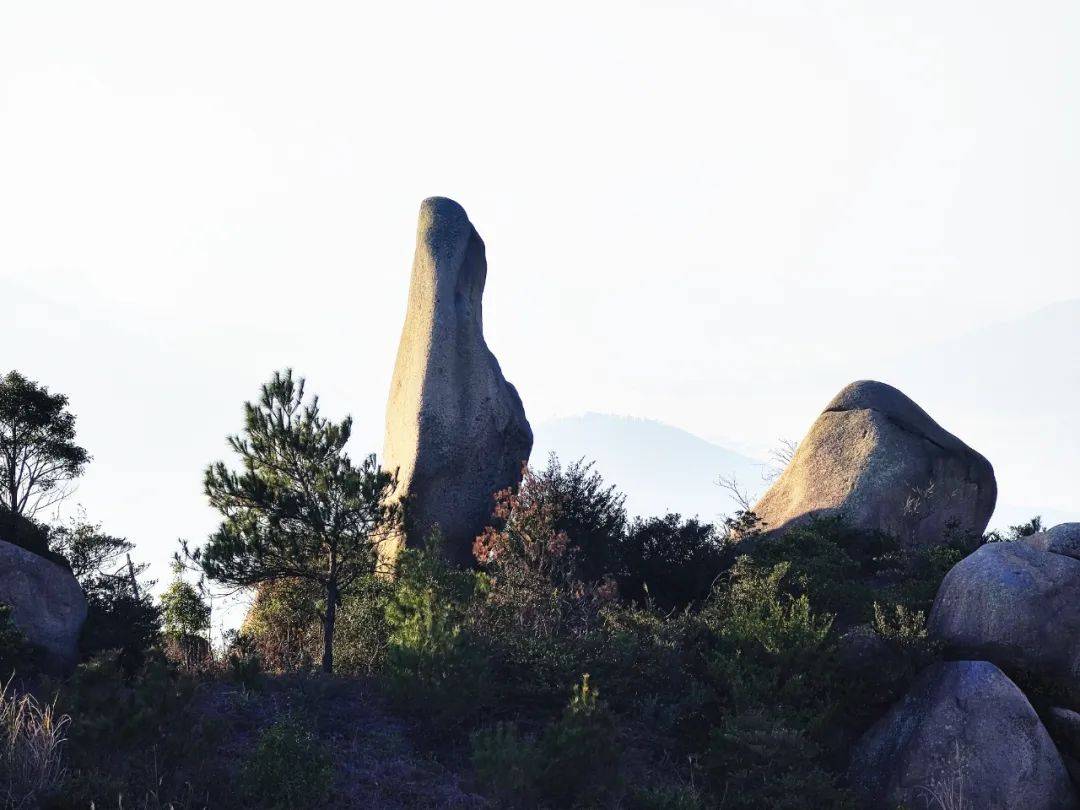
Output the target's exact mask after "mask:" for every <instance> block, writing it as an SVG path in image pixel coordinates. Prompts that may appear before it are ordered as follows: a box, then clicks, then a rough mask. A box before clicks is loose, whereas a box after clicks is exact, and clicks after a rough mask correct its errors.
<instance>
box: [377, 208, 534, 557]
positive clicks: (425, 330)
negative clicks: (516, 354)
mask: <svg viewBox="0 0 1080 810" xmlns="http://www.w3.org/2000/svg"><path fill="white" fill-rule="evenodd" d="M486 277H487V260H486V258H485V254H484V242H483V241H482V240H481V239H480V235H479V234H478V233H477V232H476V229H475V228H474V227H473V225H472V223H471V222H470V221H469V218H468V216H467V215H466V213H465V211H464V209H463V208H462V207H461V206H460V205H458V204H457V203H456V202H454V201H453V200H448V199H445V198H442V197H432V198H430V199H427V200H424V202H423V203H422V204H421V206H420V222H419V226H418V229H417V234H416V256H415V259H414V261H413V270H412V281H411V283H410V287H409V305H408V310H407V311H406V314H405V326H404V329H403V330H402V333H401V343H400V345H399V347H398V354H397V363H396V365H395V366H394V376H393V380H392V381H391V384H390V398H389V401H388V403H387V407H386V438H385V445H384V449H383V466H384V467H385V468H386V469H389V470H395V469H396V470H397V473H398V487H397V490H396V493H395V497H397V498H399V499H401V500H402V501H403V502H404V505H405V537H404V538H400V537H399V538H396V539H395V540H394V541H393V542H392V543H389V544H388V546H387V548H385V549H383V550H382V556H383V558H384V560H387V559H392V558H393V557H394V556H395V555H396V554H397V551H398V550H399V548H400V545H401V542H402V540H405V541H406V542H408V543H410V544H419V543H421V542H423V540H424V539H425V538H426V536H427V535H428V534H429V533H430V532H431V531H432V530H433V529H434V528H435V527H436V526H437V527H438V528H439V530H440V531H441V533H442V535H443V540H444V549H445V551H446V554H447V557H448V558H449V559H450V560H451V561H453V562H455V563H458V564H465V563H468V562H470V561H471V551H472V543H473V540H474V539H475V538H476V535H477V534H479V533H480V532H481V531H482V530H483V528H484V527H485V526H486V525H487V524H488V522H489V520H490V518H491V513H492V509H493V506H494V501H493V495H494V493H496V492H497V491H499V490H501V489H505V488H506V487H509V486H516V485H517V484H518V483H519V482H520V480H521V473H522V467H523V465H524V464H525V463H526V462H527V461H528V459H529V452H530V450H531V449H532V440H533V436H532V429H531V428H530V427H529V422H528V420H527V419H526V418H525V411H524V409H523V408H522V405H521V399H520V397H518V393H517V391H516V390H515V389H514V386H513V385H511V384H510V383H508V382H507V381H506V379H505V378H504V377H503V375H502V371H501V369H500V368H499V363H498V361H497V360H496V359H495V356H494V355H493V354H492V353H491V351H490V350H489V349H488V347H487V343H485V341H484V330H483V319H482V298H483V294H484V282H485V279H486Z"/></svg>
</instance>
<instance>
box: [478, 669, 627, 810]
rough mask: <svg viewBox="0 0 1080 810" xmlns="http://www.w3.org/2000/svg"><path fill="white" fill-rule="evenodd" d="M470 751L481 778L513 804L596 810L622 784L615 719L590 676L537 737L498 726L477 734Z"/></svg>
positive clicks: (502, 799) (499, 798)
mask: <svg viewBox="0 0 1080 810" xmlns="http://www.w3.org/2000/svg"><path fill="white" fill-rule="evenodd" d="M472 750H473V766H474V767H475V768H476V772H477V778H478V779H479V780H480V782H481V784H483V785H484V786H485V788H486V789H487V790H488V791H490V793H491V794H492V796H493V798H495V799H496V800H497V801H499V802H504V803H506V804H508V805H509V806H522V805H523V804H528V805H539V806H542V807H595V806H597V804H598V803H599V802H600V801H601V800H602V799H603V798H604V797H606V796H609V795H611V794H613V793H614V792H615V790H616V789H617V787H618V784H619V773H618V767H619V746H618V741H617V739H616V737H615V736H614V722H613V718H612V717H611V715H610V713H609V712H608V709H607V706H606V705H605V704H604V703H603V702H601V701H600V698H599V695H598V694H597V692H596V690H595V689H594V688H593V687H592V686H590V684H589V676H588V675H584V676H583V677H582V681H581V683H580V684H578V685H577V686H575V687H574V692H573V696H572V697H571V699H570V703H569V705H568V706H567V707H566V710H565V711H564V712H563V715H562V716H561V717H560V718H559V719H558V720H556V721H555V722H553V723H551V724H550V725H548V726H547V728H546V729H545V730H544V732H543V734H541V735H540V737H539V738H538V739H532V738H529V737H523V736H522V735H521V734H520V733H519V732H518V731H517V729H516V728H515V727H514V726H512V725H510V724H507V723H499V724H496V725H495V726H493V727H492V728H490V729H487V730H485V731H481V732H477V733H475V734H474V735H473V737H472Z"/></svg>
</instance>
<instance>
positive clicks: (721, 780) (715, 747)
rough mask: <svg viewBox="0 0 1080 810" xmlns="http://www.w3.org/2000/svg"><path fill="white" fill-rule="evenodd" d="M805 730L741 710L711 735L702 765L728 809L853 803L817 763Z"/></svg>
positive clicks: (789, 809)
mask: <svg viewBox="0 0 1080 810" xmlns="http://www.w3.org/2000/svg"><path fill="white" fill-rule="evenodd" d="M819 756H820V752H819V750H818V749H817V747H816V746H815V745H814V743H813V742H812V741H810V740H809V739H808V738H807V736H806V735H805V733H803V732H802V731H800V730H798V729H795V728H792V727H790V726H789V725H787V724H786V723H785V722H784V721H783V720H782V719H780V718H777V717H774V716H771V715H770V714H768V713H767V712H765V711H762V710H754V711H751V712H745V713H738V714H735V715H733V716H731V717H729V718H727V719H725V720H724V721H723V722H722V723H721V724H720V725H719V726H717V727H716V728H715V729H714V730H713V733H712V737H711V741H710V746H709V750H708V751H707V753H706V756H705V758H704V763H703V764H704V769H705V773H706V776H707V778H708V779H709V781H710V783H711V785H712V788H713V792H714V794H715V795H717V796H719V797H722V799H721V805H722V806H723V807H724V808H732V809H733V810H736V809H737V808H746V810H751V809H753V810H757V808H761V807H768V808H770V810H811V809H812V808H814V809H816V808H821V807H829V808H836V809H837V810H839V809H840V808H844V807H851V806H853V804H852V801H851V798H850V797H849V796H848V795H847V794H846V792H845V791H843V790H842V789H840V788H839V787H838V786H837V781H838V780H837V777H836V776H835V775H834V774H831V773H829V772H828V771H827V770H825V769H824V768H823V767H822V766H821V765H820V764H819Z"/></svg>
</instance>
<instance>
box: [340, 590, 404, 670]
mask: <svg viewBox="0 0 1080 810" xmlns="http://www.w3.org/2000/svg"><path fill="white" fill-rule="evenodd" d="M392 592H393V585H392V584H391V583H390V582H388V581H387V580H386V579H385V578H382V577H377V576H369V577H362V578H361V579H360V580H359V581H358V582H357V583H356V584H355V585H353V586H352V587H351V588H350V589H349V592H348V593H346V594H345V596H344V598H343V599H342V602H341V606H340V607H339V608H338V617H337V630H336V633H337V655H336V659H337V660H336V667H337V670H338V672H341V673H343V674H349V675H372V674H374V673H375V672H377V671H378V670H380V669H381V668H382V667H383V666H384V665H385V663H386V656H387V654H388V652H389V648H390V625H389V623H388V621H387V605H388V603H389V600H390V597H391V594H392Z"/></svg>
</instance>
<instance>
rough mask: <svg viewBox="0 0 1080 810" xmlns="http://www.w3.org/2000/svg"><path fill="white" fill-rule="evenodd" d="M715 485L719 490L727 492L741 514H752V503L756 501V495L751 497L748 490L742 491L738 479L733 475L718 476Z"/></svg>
mask: <svg viewBox="0 0 1080 810" xmlns="http://www.w3.org/2000/svg"><path fill="white" fill-rule="evenodd" d="M716 485H717V486H718V487H720V489H724V490H727V492H728V494H729V495H730V496H731V499H732V500H733V501H735V503H736V505H737V506H738V507H739V511H741V512H752V511H753V509H754V501H755V500H757V495H756V494H755V495H751V494H750V493H749V491H748V490H745V489H743V487H742V485H741V484H740V483H739V482H738V479H736V478H735V476H734V475H732V476H731V477H727V476H723V475H719V476H717V477H716Z"/></svg>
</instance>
